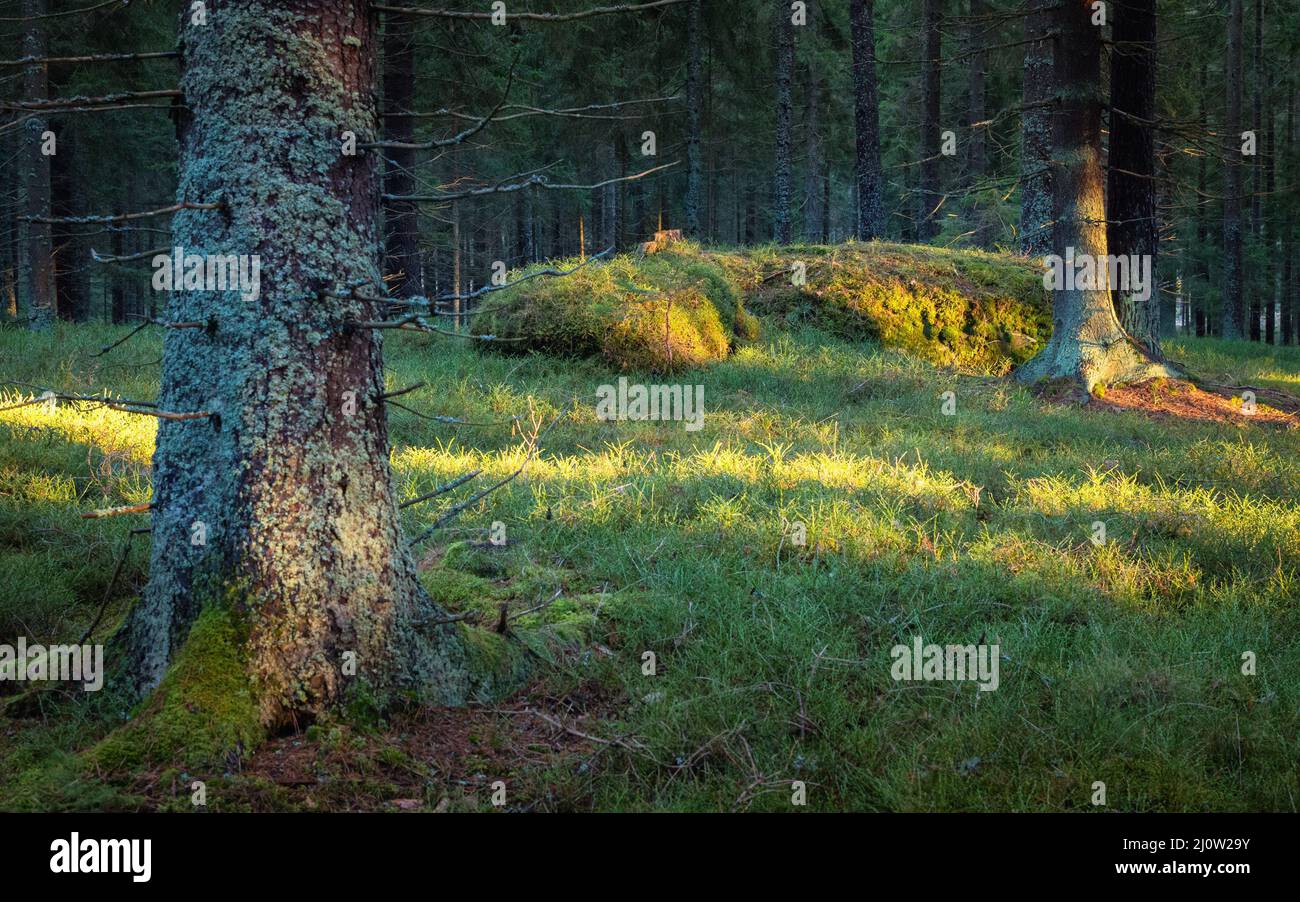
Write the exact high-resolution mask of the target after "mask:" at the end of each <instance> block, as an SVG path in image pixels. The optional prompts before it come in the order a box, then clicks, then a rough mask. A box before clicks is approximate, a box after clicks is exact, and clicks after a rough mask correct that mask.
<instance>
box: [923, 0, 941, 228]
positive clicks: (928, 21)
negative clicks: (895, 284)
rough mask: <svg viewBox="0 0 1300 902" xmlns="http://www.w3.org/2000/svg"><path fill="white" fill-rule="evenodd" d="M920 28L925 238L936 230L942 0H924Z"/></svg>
mask: <svg viewBox="0 0 1300 902" xmlns="http://www.w3.org/2000/svg"><path fill="white" fill-rule="evenodd" d="M922 7H923V11H922V13H921V20H922V21H921V27H922V28H924V29H925V36H924V39H923V41H922V47H923V50H922V53H921V57H922V63H921V186H920V191H919V192H918V197H919V199H920V206H919V208H918V209H917V222H916V237H917V240H919V241H927V240H929V239H930V238H933V237H934V236H935V235H937V234H938V233H939V224H938V221H937V220H936V219H935V217H936V215H937V211H938V206H939V200H940V195H939V171H940V164H941V161H942V158H941V157H940V154H939V151H940V147H939V131H940V129H939V117H940V116H941V115H942V109H941V104H940V99H941V91H942V85H943V63H942V61H941V56H942V54H943V31H942V29H943V0H923V3H922Z"/></svg>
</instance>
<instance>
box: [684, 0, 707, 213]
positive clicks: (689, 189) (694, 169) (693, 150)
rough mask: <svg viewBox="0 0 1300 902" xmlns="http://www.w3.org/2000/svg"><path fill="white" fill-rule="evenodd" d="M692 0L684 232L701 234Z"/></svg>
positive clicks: (697, 57)
mask: <svg viewBox="0 0 1300 902" xmlns="http://www.w3.org/2000/svg"><path fill="white" fill-rule="evenodd" d="M702 3H703V0H691V2H690V9H689V10H688V16H689V19H688V21H687V31H686V211H685V212H686V223H685V225H686V235H687V237H689V238H695V239H698V238H699V237H700V197H701V186H702V184H703V179H704V162H703V159H702V157H701V155H700V107H701V106H702V97H703V94H704V85H703V80H702V73H701V68H702V67H701V64H700V63H701V51H700V44H701V39H700V6H701V4H702Z"/></svg>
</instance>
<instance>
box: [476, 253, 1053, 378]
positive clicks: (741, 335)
mask: <svg viewBox="0 0 1300 902" xmlns="http://www.w3.org/2000/svg"><path fill="white" fill-rule="evenodd" d="M572 265H575V261H565V262H562V263H560V264H551V266H552V267H553V268H568V267H569V266H572ZM539 268H540V267H539ZM533 271H536V270H533ZM483 309H484V312H483V313H481V314H480V315H479V316H477V317H476V318H475V322H476V323H477V331H479V332H481V333H486V334H492V335H496V336H498V337H500V338H503V339H508V341H507V342H503V343H502V344H501V345H499V346H498V347H502V348H505V347H510V348H516V349H527V350H542V351H547V352H550V353H561V354H572V355H577V356H588V357H604V358H605V359H608V360H611V361H613V362H615V363H616V364H617V365H618V366H619V367H620V368H623V369H648V370H657V371H667V370H672V369H680V368H683V367H689V366H698V365H702V364H707V363H711V362H713V361H715V360H719V359H721V358H723V357H725V356H726V355H727V354H728V353H729V352H730V350H731V349H732V348H734V347H735V345H736V344H737V343H740V342H745V341H755V340H757V339H758V338H759V335H760V331H761V330H760V324H759V319H758V317H756V316H755V314H759V315H762V316H764V317H766V318H767V319H768V321H769V322H772V323H775V324H777V325H778V326H779V325H781V324H789V325H797V324H800V323H808V324H811V325H814V326H816V327H817V328H821V329H824V330H826V331H828V332H832V333H834V334H836V335H840V336H843V337H845V338H849V339H854V340H864V339H865V340H875V341H879V342H881V343H882V344H885V345H888V346H891V347H897V348H901V349H903V350H905V351H908V352H909V353H912V354H916V355H917V356H920V357H924V358H925V359H927V360H930V361H932V362H934V363H937V364H941V365H951V366H961V367H966V368H970V369H975V370H979V371H983V372H998V373H1000V372H1005V371H1006V370H1008V369H1010V368H1011V366H1013V365H1015V364H1019V363H1022V362H1024V361H1025V360H1028V359H1029V358H1030V357H1032V356H1033V355H1034V354H1035V353H1036V352H1037V350H1038V348H1039V347H1040V346H1041V345H1042V344H1043V343H1044V342H1045V341H1046V340H1047V338H1048V337H1049V335H1050V332H1051V309H1050V303H1049V300H1048V297H1047V294H1046V292H1045V290H1044V289H1043V286H1042V279H1041V274H1040V273H1039V272H1038V271H1037V270H1036V269H1035V268H1034V267H1033V265H1032V264H1031V263H1030V262H1029V261H1026V260H1023V259H1020V258H1016V257H1010V256H1006V255H999V254H991V253H983V252H980V251H967V250H946V249H942V248H934V247H929V246H924V245H902V244H885V243H878V242H871V243H867V244H863V243H858V242H848V243H846V244H843V245H835V246H820V245H791V246H787V247H774V246H769V247H760V248H744V249H739V250H732V251H728V250H701V249H700V248H699V247H697V246H695V245H693V244H690V243H688V242H678V243H674V244H673V245H671V246H670V249H669V250H667V251H663V252H660V253H657V254H652V255H648V256H641V255H623V256H619V257H615V258H613V259H612V260H609V261H607V262H606V261H597V262H595V263H592V264H590V265H588V266H586V267H584V268H582V269H580V270H579V271H578V272H575V273H573V274H572V275H569V276H565V277H563V278H549V277H541V278H538V279H533V280H530V281H527V282H524V283H523V284H521V285H518V286H516V287H513V288H510V289H507V290H506V291H503V292H500V293H499V294H496V295H492V296H490V298H489V300H487V301H485V303H484V308H483Z"/></svg>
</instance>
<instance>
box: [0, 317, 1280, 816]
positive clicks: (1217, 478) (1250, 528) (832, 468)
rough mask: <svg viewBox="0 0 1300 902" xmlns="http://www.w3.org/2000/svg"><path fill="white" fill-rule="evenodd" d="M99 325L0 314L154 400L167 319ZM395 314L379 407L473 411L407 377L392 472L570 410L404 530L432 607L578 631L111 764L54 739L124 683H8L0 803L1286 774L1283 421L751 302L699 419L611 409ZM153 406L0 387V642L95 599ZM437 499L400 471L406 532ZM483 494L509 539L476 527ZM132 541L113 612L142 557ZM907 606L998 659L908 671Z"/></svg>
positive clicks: (831, 797) (599, 797)
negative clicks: (1005, 368) (989, 678)
mask: <svg viewBox="0 0 1300 902" xmlns="http://www.w3.org/2000/svg"><path fill="white" fill-rule="evenodd" d="M123 333H124V330H121V329H109V328H94V327H67V326H64V327H61V328H60V330H59V331H58V332H56V333H55V334H54V335H53V336H51V337H49V338H38V337H32V336H29V335H26V334H23V333H18V332H12V331H0V358H2V359H3V360H4V367H3V378H4V379H12V380H15V381H20V382H28V383H32V384H34V385H40V386H42V387H54V388H59V389H64V390H76V391H82V392H90V391H94V390H100V389H109V390H111V391H112V392H114V393H115V394H118V395H120V396H125V397H132V398H138V399H150V398H152V397H154V392H155V391H156V378H157V372H158V370H157V366H156V365H154V364H155V362H156V360H157V358H158V355H159V345H158V339H157V337H156V336H150V337H143V338H137V339H135V340H133V341H132V342H131V343H129V344H127V345H125V346H123V347H122V348H120V349H118V350H117V351H115V352H114V353H113V354H110V355H108V356H106V357H103V358H93V359H92V358H90V357H89V356H88V355H89V354H90V353H91V352H93V351H94V350H96V349H97V348H98V347H99V346H100V345H102V344H104V343H106V342H107V341H109V340H111V339H113V338H115V337H118V336H120V335H122V334H123ZM1170 350H1171V354H1172V356H1173V357H1175V358H1176V359H1178V360H1180V361H1183V362H1184V363H1185V364H1187V365H1188V366H1189V367H1190V368H1191V369H1192V370H1194V371H1195V372H1197V373H1198V374H1200V375H1204V376H1206V377H1208V378H1212V379H1214V380H1215V381H1223V382H1233V383H1235V384H1243V383H1244V384H1250V385H1258V386H1261V387H1268V388H1273V389H1280V390H1283V391H1290V392H1293V393H1298V392H1300V352H1298V351H1296V350H1294V349H1286V350H1279V349H1266V348H1263V347H1261V346H1259V345H1246V344H1236V345H1234V344H1226V343H1222V342H1217V341H1209V340H1179V341H1177V342H1174V343H1173V345H1172V347H1171V349H1170ZM387 351H388V362H389V366H390V369H391V371H392V375H391V385H392V387H393V388H399V387H403V386H406V385H409V384H411V383H414V382H417V381H420V380H426V381H428V382H430V383H431V384H433V385H436V386H437V388H425V389H421V390H420V391H417V392H414V393H412V394H410V395H408V396H406V397H404V398H403V399H402V402H403V403H404V404H407V405H408V406H410V407H412V408H414V409H416V410H419V411H422V412H424V413H429V414H438V415H446V416H454V417H460V418H463V419H465V420H469V421H472V422H474V423H486V424H493V425H486V426H478V427H466V426H448V425H445V424H440V423H436V422H431V421H428V420H425V419H422V418H420V417H417V416H415V415H413V414H411V413H408V412H406V411H404V410H401V409H395V410H393V411H392V413H391V420H390V421H391V426H392V436H393V440H394V454H393V463H394V467H395V470H396V473H397V479H398V483H399V487H400V492H401V495H402V497H403V498H408V497H413V496H415V495H417V494H419V493H421V492H424V491H428V490H429V489H431V488H432V487H434V486H435V485H438V484H441V483H444V482H446V481H448V480H449V479H452V478H454V477H455V476H457V475H459V474H461V473H464V472H466V471H468V470H471V469H475V468H483V469H484V470H485V474H484V475H483V476H481V477H480V481H482V480H487V479H489V478H492V477H494V476H498V475H505V474H507V473H509V472H510V471H511V470H513V469H514V468H515V467H517V466H518V464H519V462H520V460H521V452H520V450H519V443H520V438H519V436H518V435H517V434H513V433H514V429H513V428H512V427H511V426H510V425H509V422H510V417H512V416H514V415H516V414H520V413H526V412H527V411H528V410H529V409H530V407H531V408H532V409H534V410H536V411H538V412H541V413H542V414H544V415H545V416H546V417H548V418H549V417H554V416H558V415H563V418H562V419H561V420H560V422H559V423H558V424H557V425H556V427H555V428H554V429H553V430H551V432H550V433H549V434H548V435H547V436H546V439H545V449H544V452H543V453H542V454H541V456H540V457H539V458H538V459H537V460H535V461H533V462H532V463H531V464H530V466H529V468H528V469H527V471H526V472H525V474H524V475H523V476H522V477H520V478H519V479H518V480H516V481H515V482H513V483H511V484H510V485H509V486H507V487H506V488H504V489H503V490H501V491H500V492H498V493H496V494H494V495H492V496H491V497H490V498H489V499H487V500H485V501H483V502H482V503H480V504H478V505H476V506H475V507H473V508H472V509H470V510H469V511H467V512H466V513H465V514H464V515H463V516H462V518H461V520H460V522H459V524H458V526H459V528H460V530H461V531H459V532H453V533H450V534H445V535H443V536H442V537H441V538H439V539H438V540H437V541H435V542H433V543H431V544H429V545H427V546H424V547H422V548H421V549H420V555H421V559H422V564H421V566H422V569H423V578H424V579H425V580H426V582H427V584H428V585H429V587H430V588H431V590H432V591H434V592H435V593H436V594H437V595H438V596H439V597H441V598H442V599H443V600H444V602H445V603H447V604H448V605H449V606H451V607H453V608H456V609H463V608H467V607H479V608H482V609H483V610H485V611H486V612H487V613H488V614H489V615H490V614H491V613H492V612H493V611H495V610H496V606H497V605H498V604H499V603H501V602H502V601H504V602H506V603H508V604H510V605H511V606H512V608H513V609H515V610H516V611H522V610H524V609H526V608H529V607H532V606H534V605H537V604H539V603H541V602H543V601H545V600H546V599H547V598H549V597H551V595H552V594H553V593H554V592H555V590H557V589H559V590H561V595H560V598H559V600H557V601H556V602H554V603H553V604H552V605H550V606H549V607H546V608H543V609H542V610H541V611H539V612H537V613H534V614H529V615H527V616H526V617H524V618H522V619H521V620H520V621H518V622H519V623H521V624H523V625H533V626H539V627H549V628H550V629H551V630H552V631H553V632H554V633H555V634H556V635H557V636H559V637H561V638H563V639H566V640H568V641H569V645H568V650H567V651H565V652H564V653H562V654H558V655H557V656H556V658H555V660H554V661H553V666H551V667H549V668H547V669H546V670H545V672H544V673H543V674H542V675H541V676H540V677H539V680H538V682H537V683H536V684H535V685H533V686H531V687H530V688H529V689H527V690H525V691H524V692H521V693H520V694H519V696H518V697H516V698H513V699H510V700H506V701H503V702H502V703H501V704H500V705H499V706H497V707H495V708H491V709H476V710H473V711H470V712H440V711H416V712H406V713H401V714H397V715H394V716H392V717H391V718H389V719H387V720H382V721H375V720H374V719H372V718H367V717H364V716H344V717H340V718H339V720H338V721H337V722H331V723H325V724H321V725H318V726H316V727H313V728H312V729H311V730H310V731H308V732H307V733H305V734H303V735H299V736H290V737H281V738H279V739H276V740H274V741H272V742H271V743H270V744H268V745H267V746H266V747H264V748H262V749H261V750H259V751H257V752H256V754H253V755H252V756H251V757H250V758H249V759H248V760H245V761H243V762H232V764H231V767H230V769H229V770H228V771H227V772H226V773H224V774H188V773H183V772H181V771H180V770H178V769H176V768H172V769H164V770H159V769H153V770H148V771H134V772H133V771H130V770H119V771H116V772H114V771H112V770H103V769H100V770H98V771H96V770H93V769H91V768H88V767H87V765H86V764H85V758H84V756H82V757H78V756H77V755H76V754H75V753H76V752H77V751H78V750H84V749H86V748H87V747H89V746H92V745H93V744H94V743H95V742H96V741H97V740H99V738H100V737H102V736H103V735H105V734H106V733H107V732H108V730H109V729H111V727H112V726H113V725H114V724H115V723H116V722H119V720H120V717H121V716H122V714H123V712H120V711H112V710H108V702H107V701H92V702H91V703H90V704H85V703H81V704H74V703H71V702H69V701H67V700H64V699H61V698H60V697H58V696H57V695H55V696H52V697H43V698H39V699H38V700H37V703H36V704H32V703H28V704H25V705H21V706H15V705H10V706H9V708H8V709H6V711H5V712H4V713H3V715H0V808H49V807H76V808H88V807H89V808H179V809H185V808H188V807H189V806H190V795H191V789H190V783H191V781H192V780H193V779H204V780H206V781H208V786H207V801H208V805H209V807H211V808H214V809H218V810H236V809H251V810H272V809H273V810H280V809H297V808H309V809H310V808H316V809H322V808H324V809H334V808H348V809H425V810H427V809H435V810H459V809H470V808H480V809H485V808H489V807H490V795H491V784H492V783H493V782H494V781H497V780H501V781H504V782H505V783H506V786H507V793H508V807H511V808H524V809H542V810H556V809H559V810H570V809H580V810H588V809H597V810H611V809H635V810H644V809H659V810H663V809H667V810H710V811H712V810H732V809H739V810H790V808H791V782H792V781H795V780H799V781H803V782H804V783H805V784H806V788H807V808H808V810H822V811H826V810H846V809H852V810H1008V809H1010V810H1063V809H1078V810H1094V806H1093V805H1092V804H1091V799H1092V797H1093V794H1094V782H1095V781H1103V782H1104V783H1105V784H1106V796H1107V807H1108V808H1110V809H1112V810H1240V809H1268V810H1286V811H1294V810H1296V807H1297V804H1298V803H1300V776H1298V774H1297V766H1296V762H1297V761H1298V760H1300V729H1298V728H1300V713H1298V711H1297V699H1298V698H1300V650H1298V649H1300V645H1298V644H1297V641H1296V638H1297V625H1300V613H1298V612H1300V606H1298V604H1297V603H1298V602H1300V583H1298V582H1297V567H1298V564H1300V528H1298V527H1300V507H1298V502H1297V499H1298V498H1300V430H1296V429H1294V428H1287V426H1286V424H1285V423H1283V424H1281V425H1279V424H1277V422H1276V421H1275V422H1270V423H1265V422H1255V421H1252V420H1251V418H1249V417H1246V416H1242V417H1239V418H1237V420H1236V421H1229V422H1224V421H1221V420H1209V421H1196V420H1183V419H1178V418H1169V417H1165V418H1159V419H1153V418H1152V417H1151V416H1148V415H1147V414H1146V413H1143V412H1141V411H1125V410H1119V409H1116V408H1115V407H1114V406H1113V405H1107V404H1100V403H1095V404H1091V405H1088V406H1086V407H1079V406H1077V405H1071V404H1064V405H1063V404H1053V403H1050V402H1048V401H1046V400H1042V399H1039V398H1037V397H1035V396H1034V395H1032V394H1030V393H1029V392H1027V391H1025V390H1023V389H1021V388H1019V387H1016V386H1015V385H1014V384H1012V383H1010V382H1008V381H1007V380H1005V379H1001V378H997V377H995V376H991V375H980V374H978V373H974V372H966V373H960V372H957V371H954V370H948V369H943V368H939V367H936V366H935V365H934V364H932V363H929V362H925V361H923V360H921V359H919V358H916V357H913V356H908V355H905V354H903V353H902V352H900V351H896V350H886V349H883V348H882V347H881V346H879V345H877V344H875V343H872V342H864V341H857V342H852V343H849V342H846V341H843V340H842V339H840V338H836V337H833V336H831V335H829V334H828V333H826V332H822V331H816V330H814V329H811V328H803V327H801V326H800V325H799V324H797V323H796V324H794V325H793V326H789V325H787V324H785V323H784V322H781V323H778V322H776V321H775V318H774V317H773V318H768V319H765V321H764V329H763V337H762V338H761V339H760V340H759V341H757V342H755V343H752V344H745V345H743V346H741V347H739V348H738V349H737V350H736V351H735V352H734V353H733V354H732V355H731V356H730V357H729V358H728V359H726V360H724V361H722V362H720V363H717V364H714V365H712V366H710V367H708V368H707V369H696V370H688V371H686V372H684V373H682V374H680V375H677V376H674V377H671V379H672V381H680V382H684V383H690V384H694V383H699V384H703V385H704V386H705V393H704V403H705V417H704V428H703V429H702V430H700V431H698V432H691V431H687V430H685V429H684V428H683V426H682V424H681V423H636V422H602V421H599V420H597V418H596V416H595V412H594V402H595V393H596V387H597V386H598V385H600V384H603V383H610V382H616V381H617V378H618V376H619V373H618V372H617V371H613V370H611V369H610V366H609V364H607V363H602V362H600V361H599V360H589V359H564V358H555V357H548V356H543V355H528V356H500V355H496V354H484V353H479V352H477V351H475V350H473V349H472V348H469V347H467V346H466V343H464V342H462V341H459V340H456V339H450V338H444V337H441V336H409V335H400V336H396V337H394V338H392V339H390V340H389V343H388V348H387ZM633 381H636V380H635V379H634V380H633ZM643 381H647V382H649V381H655V380H654V378H653V377H643ZM663 381H667V380H663ZM946 391H952V392H954V393H955V398H956V412H955V414H954V415H951V416H948V415H944V413H943V412H942V410H941V405H942V403H943V402H942V401H941V399H940V395H941V394H942V393H943V392H946ZM503 424H504V425H503ZM152 437H153V423H152V421H151V420H149V419H146V418H142V417H134V416H130V415H127V414H118V413H113V412H108V411H103V410H83V411H80V412H79V411H75V410H73V409H71V408H70V407H69V406H67V405H63V406H61V407H59V408H58V409H57V410H56V411H54V412H53V413H50V412H48V411H46V410H44V409H43V408H41V407H32V408H24V409H22V410H16V411H9V412H5V413H0V641H6V642H12V641H13V639H12V638H11V637H14V636H16V635H18V634H21V635H26V636H28V637H31V638H33V639H39V640H43V641H53V640H62V641H75V640H76V638H77V637H79V636H80V635H81V633H82V632H83V631H84V630H85V628H86V627H87V626H89V625H90V624H91V622H92V621H93V620H94V619H95V616H96V613H97V611H98V610H99V609H100V607H101V604H104V603H105V589H106V586H107V584H108V581H109V577H110V575H111V573H112V570H113V567H114V563H115V561H116V559H117V556H118V552H119V549H120V548H121V546H122V543H123V541H124V540H125V537H126V534H127V531H128V529H129V528H130V527H131V526H133V525H140V524H139V522H138V521H135V522H127V521H128V519H129V518H123V517H118V518H113V519H109V520H100V521H87V520H82V519H81V518H80V516H79V514H80V513H81V512H83V511H86V510H88V509H91V508H95V507H104V506H112V505H122V504H130V503H138V502H140V501H144V500H147V499H148V497H149V470H148V464H149V456H150V453H151V449H152ZM473 486H474V484H470V485H469V486H466V487H465V488H463V489H461V490H460V493H459V494H458V495H457V496H456V497H458V498H459V497H463V496H464V495H465V494H466V493H469V492H470V491H472V489H473ZM448 503H450V501H449V502H448ZM437 513H438V510H437V509H436V508H434V507H432V506H430V505H419V506H415V507H412V508H409V509H408V510H407V511H406V515H407V516H408V518H409V522H408V523H407V527H408V533H409V534H414V532H415V531H418V530H419V529H420V528H421V527H422V526H423V525H425V524H427V523H430V522H432V520H433V519H435V517H436V516H437ZM493 521H501V522H502V523H504V524H505V527H506V531H507V537H508V540H509V542H508V545H506V546H505V547H504V548H498V547H494V546H492V545H489V544H487V543H486V542H485V541H484V540H485V538H486V532H485V531H486V529H487V528H488V527H489V526H490V524H491V523H492V522H493ZM1096 521H1100V522H1102V523H1104V524H1105V525H1106V530H1107V535H1108V538H1109V541H1108V542H1107V543H1106V544H1105V545H1102V546H1098V545H1095V544H1093V542H1092V541H1090V538H1091V536H1092V534H1093V524H1094V522H1096ZM795 524H803V525H804V526H805V527H806V531H807V542H806V544H805V545H803V546H800V545H798V544H797V543H796V541H795V532H796V531H797V527H796V526H795ZM147 538H148V537H147V536H143V537H137V538H136V539H135V541H134V543H133V545H134V550H133V552H132V553H131V555H130V556H129V559H128V564H127V566H126V567H125V570H124V574H123V577H122V578H120V579H119V581H118V583H117V585H116V586H115V588H114V590H113V591H112V592H110V593H108V595H107V599H106V611H105V614H104V616H103V618H102V620H101V625H100V626H99V627H98V628H97V631H96V633H97V635H98V636H100V637H106V636H107V635H108V634H109V633H110V632H111V630H112V628H113V626H114V625H115V623H116V622H118V620H119V619H120V617H121V615H122V613H123V612H124V611H125V610H126V608H127V606H128V605H129V604H130V603H131V600H132V598H133V596H134V594H135V593H136V592H137V591H138V589H139V587H140V586H141V585H142V582H143V579H144V576H145V573H144V570H145V564H146V560H147V548H146V546H147ZM916 635H920V636H923V637H924V638H925V641H926V642H931V641H933V642H938V643H940V644H945V643H950V642H951V643H973V642H979V641H981V639H983V640H984V641H986V642H989V643H992V642H996V643H998V645H999V646H1000V653H1001V659H1000V686H999V688H998V689H997V690H996V691H993V692H980V691H978V690H977V689H976V688H975V686H974V685H973V684H971V683H943V682H928V683H927V682H915V683H908V682H895V681H894V680H893V679H891V677H890V664H891V658H890V654H889V652H890V648H891V647H892V646H893V645H895V644H896V643H904V644H906V643H910V642H911V640H912V637H913V636H916ZM646 651H652V652H654V654H655V656H656V665H657V666H656V671H657V672H656V673H655V675H653V676H647V675H644V674H643V667H642V661H643V654H644V653H645V652H646ZM1245 652H1253V654H1254V655H1255V657H1256V660H1257V672H1256V674H1255V675H1253V676H1251V675H1244V674H1243V673H1242V656H1243V653H1245Z"/></svg>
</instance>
